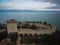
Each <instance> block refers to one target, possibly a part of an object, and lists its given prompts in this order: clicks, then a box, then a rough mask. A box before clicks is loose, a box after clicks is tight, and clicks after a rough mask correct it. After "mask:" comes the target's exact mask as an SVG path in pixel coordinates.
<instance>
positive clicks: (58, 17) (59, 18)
mask: <svg viewBox="0 0 60 45" xmlns="http://www.w3.org/2000/svg"><path fill="white" fill-rule="evenodd" d="M8 19H16V20H18V21H42V22H44V21H46V22H48V23H51V24H55V25H56V26H57V30H60V12H59V11H48V12H47V11H46V12H45V11H42V12H41V11H40V12H0V22H1V23H6V20H8Z"/></svg>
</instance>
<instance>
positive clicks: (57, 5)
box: [0, 0, 60, 10]
mask: <svg viewBox="0 0 60 45" xmlns="http://www.w3.org/2000/svg"><path fill="white" fill-rule="evenodd" d="M2 9H7V10H12V9H13V10H60V0H0V10H2Z"/></svg>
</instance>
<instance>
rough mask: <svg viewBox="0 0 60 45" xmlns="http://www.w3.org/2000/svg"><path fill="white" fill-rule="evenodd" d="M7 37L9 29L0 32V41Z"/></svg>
mask: <svg viewBox="0 0 60 45" xmlns="http://www.w3.org/2000/svg"><path fill="white" fill-rule="evenodd" d="M6 37H7V31H4V32H0V41H2V40H3V39H5V38H6Z"/></svg>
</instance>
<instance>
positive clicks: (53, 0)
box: [33, 0, 60, 8]
mask: <svg viewBox="0 0 60 45" xmlns="http://www.w3.org/2000/svg"><path fill="white" fill-rule="evenodd" d="M33 1H37V2H50V3H55V4H56V5H57V6H56V7H51V8H60V0H33Z"/></svg>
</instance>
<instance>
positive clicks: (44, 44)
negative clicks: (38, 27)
mask: <svg viewBox="0 0 60 45" xmlns="http://www.w3.org/2000/svg"><path fill="white" fill-rule="evenodd" d="M20 42H21V43H22V44H33V43H35V44H36V45H60V32H56V33H53V34H49V35H48V34H44V35H36V34H35V36H30V35H27V36H22V38H21V41H20Z"/></svg>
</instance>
